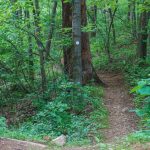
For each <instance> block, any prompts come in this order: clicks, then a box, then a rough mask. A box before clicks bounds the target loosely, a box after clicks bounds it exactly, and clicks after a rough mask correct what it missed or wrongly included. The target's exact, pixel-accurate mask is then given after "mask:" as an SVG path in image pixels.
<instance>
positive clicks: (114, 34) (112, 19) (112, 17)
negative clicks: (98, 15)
mask: <svg viewBox="0 0 150 150" xmlns="http://www.w3.org/2000/svg"><path fill="white" fill-rule="evenodd" d="M109 14H110V22H112V33H113V42H114V44H116V30H115V24H114V16H113V13H112V10H111V8H109Z"/></svg>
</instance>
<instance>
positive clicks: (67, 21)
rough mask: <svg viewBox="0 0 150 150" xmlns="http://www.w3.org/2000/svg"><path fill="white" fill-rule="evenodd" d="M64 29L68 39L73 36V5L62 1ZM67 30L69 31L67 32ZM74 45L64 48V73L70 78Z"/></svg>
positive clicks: (71, 75)
mask: <svg viewBox="0 0 150 150" xmlns="http://www.w3.org/2000/svg"><path fill="white" fill-rule="evenodd" d="M62 28H63V35H64V36H66V37H67V38H70V37H71V36H72V33H71V32H72V31H71V28H72V5H71V3H70V2H66V1H65V0H62ZM66 29H67V30H66ZM72 48H73V46H72V44H70V45H68V46H64V47H63V54H64V72H65V74H67V75H68V76H69V78H71V79H72V78H73V74H72V73H73V67H72V64H73V58H72Z"/></svg>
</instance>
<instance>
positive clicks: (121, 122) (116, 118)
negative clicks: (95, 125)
mask: <svg viewBox="0 0 150 150" xmlns="http://www.w3.org/2000/svg"><path fill="white" fill-rule="evenodd" d="M99 76H100V78H101V79H102V80H103V82H104V83H105V84H106V85H107V87H106V88H105V97H104V100H105V105H106V107H107V108H108V111H109V124H110V127H109V129H105V130H104V135H105V137H106V142H113V141H114V140H115V139H116V138H119V137H123V136H124V135H127V134H129V133H131V132H133V131H135V130H136V129H137V128H136V127H137V126H136V121H137V118H136V115H135V113H133V112H131V111H130V110H133V109H134V105H133V97H132V96H131V95H130V94H129V92H128V89H126V87H125V83H124V80H123V76H122V75H121V74H118V73H117V74H116V73H100V74H99Z"/></svg>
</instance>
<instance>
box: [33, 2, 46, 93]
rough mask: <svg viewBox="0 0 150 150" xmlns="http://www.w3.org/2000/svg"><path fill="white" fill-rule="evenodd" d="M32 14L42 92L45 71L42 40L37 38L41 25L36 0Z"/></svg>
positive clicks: (44, 84) (39, 35)
mask: <svg viewBox="0 0 150 150" xmlns="http://www.w3.org/2000/svg"><path fill="white" fill-rule="evenodd" d="M33 14H34V24H35V36H36V43H37V46H38V52H39V56H40V71H41V86H42V92H44V91H45V90H46V72H45V65H44V50H45V49H44V47H43V44H42V42H41V41H40V40H39V39H41V27H40V7H39V1H38V0H35V1H34V5H33Z"/></svg>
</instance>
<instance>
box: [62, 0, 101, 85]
mask: <svg viewBox="0 0 150 150" xmlns="http://www.w3.org/2000/svg"><path fill="white" fill-rule="evenodd" d="M62 8H63V9H62V11H63V12H62V15H63V16H62V18H63V28H71V27H72V25H71V22H72V15H71V14H72V5H71V3H69V2H64V0H62ZM81 25H82V26H83V27H85V26H86V25H87V15H86V1H85V0H81ZM69 35H71V34H70V32H69V33H68V36H69ZM81 38H82V39H81V47H82V70H83V76H82V79H83V84H87V83H88V82H90V81H91V80H92V79H95V81H96V82H97V83H98V84H103V83H102V81H101V80H100V79H99V77H98V76H97V73H96V71H95V70H94V68H93V66H92V58H91V52H90V43H89V34H88V33H87V32H82V35H81ZM72 50H73V47H72V46H69V47H65V48H64V68H65V72H66V74H67V75H68V76H69V78H70V79H72V77H73V74H72V73H73V54H72V52H73V51H72Z"/></svg>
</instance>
